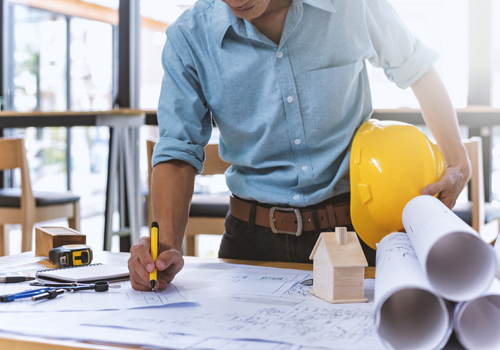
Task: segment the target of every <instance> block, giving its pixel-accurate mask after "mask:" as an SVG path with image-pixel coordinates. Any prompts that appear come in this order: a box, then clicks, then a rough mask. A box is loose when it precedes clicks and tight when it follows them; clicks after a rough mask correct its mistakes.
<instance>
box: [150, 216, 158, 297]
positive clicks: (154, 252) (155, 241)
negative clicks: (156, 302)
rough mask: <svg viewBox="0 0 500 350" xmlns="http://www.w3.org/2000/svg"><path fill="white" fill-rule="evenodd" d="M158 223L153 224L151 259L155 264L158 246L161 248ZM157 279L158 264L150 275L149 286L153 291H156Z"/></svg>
mask: <svg viewBox="0 0 500 350" xmlns="http://www.w3.org/2000/svg"><path fill="white" fill-rule="evenodd" d="M158 230H159V227H158V223H157V222H156V221H153V222H152V223H151V237H150V238H151V258H152V259H153V264H154V263H156V258H157V257H158V246H159V244H160V243H159V239H158V234H159V233H158ZM156 279H157V271H156V264H155V269H154V271H153V272H150V273H149V284H150V285H151V290H154V289H155V286H156Z"/></svg>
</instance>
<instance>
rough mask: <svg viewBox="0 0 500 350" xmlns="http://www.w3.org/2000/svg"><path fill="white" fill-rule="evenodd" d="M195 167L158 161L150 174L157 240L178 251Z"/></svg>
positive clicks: (192, 188) (185, 220) (191, 191)
mask: <svg viewBox="0 0 500 350" xmlns="http://www.w3.org/2000/svg"><path fill="white" fill-rule="evenodd" d="M195 175H196V171H195V169H194V168H193V167H192V166H191V165H190V164H188V163H186V162H182V161H170V162H165V163H160V164H157V165H156V166H155V167H154V168H153V174H152V185H151V187H152V191H151V192H152V206H153V220H154V221H156V222H158V225H159V227H160V241H161V242H163V243H166V244H168V245H171V246H172V247H174V248H175V249H177V250H179V251H180V250H181V247H182V240H183V238H184V232H185V230H186V225H187V220H188V216H189V206H190V203H191V198H192V196H193V190H194V178H195Z"/></svg>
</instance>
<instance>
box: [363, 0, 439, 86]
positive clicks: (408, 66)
mask: <svg viewBox="0 0 500 350" xmlns="http://www.w3.org/2000/svg"><path fill="white" fill-rule="evenodd" d="M365 20H366V25H367V29H368V32H369V35H370V40H371V43H372V46H373V49H374V52H376V55H374V56H373V57H370V58H369V61H370V63H371V64H372V65H374V66H376V67H382V68H383V69H384V72H385V75H386V76H387V78H388V79H389V80H391V81H393V82H394V83H396V85H397V86H399V87H400V88H402V89H405V88H407V87H409V86H411V85H412V84H413V83H415V82H416V81H417V80H419V79H420V78H421V77H422V76H423V75H424V74H425V73H426V72H427V71H428V70H429V69H430V68H431V67H432V65H433V64H434V63H435V62H436V60H437V59H438V54H437V53H436V52H435V51H434V50H432V49H431V48H429V47H428V46H426V45H424V44H423V43H422V42H421V41H420V40H419V39H418V38H415V37H413V35H412V34H411V33H410V31H409V30H408V29H407V28H406V26H405V25H404V23H403V21H402V20H401V18H400V17H399V15H398V14H397V12H396V11H395V10H394V8H393V7H392V5H391V4H389V3H388V2H387V1H386V0H375V1H374V0H366V1H365Z"/></svg>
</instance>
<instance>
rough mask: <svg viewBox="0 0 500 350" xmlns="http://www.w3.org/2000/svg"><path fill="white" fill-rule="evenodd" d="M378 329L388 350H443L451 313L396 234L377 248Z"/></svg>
mask: <svg viewBox="0 0 500 350" xmlns="http://www.w3.org/2000/svg"><path fill="white" fill-rule="evenodd" d="M376 265H377V269H376V276H375V327H376V329H377V331H378V334H379V337H380V339H381V341H382V342H383V343H384V345H385V346H386V347H387V348H389V349H441V348H442V347H443V346H444V345H445V344H446V342H447V341H448V338H449V337H450V334H451V330H452V321H451V311H450V308H449V307H448V305H447V304H446V302H445V301H444V300H443V299H442V298H441V297H440V296H439V295H437V294H436V293H435V292H434V291H433V288H432V286H431V285H430V284H429V282H428V280H427V278H426V276H425V274H424V271H423V270H422V267H421V266H420V264H419V262H418V259H417V256H416V255H415V251H414V250H413V247H412V245H411V243H410V240H409V238H408V236H407V235H406V234H404V233H400V232H395V233H391V234H390V235H388V236H385V237H384V238H383V239H382V240H381V241H380V243H379V244H378V245H377V264H376Z"/></svg>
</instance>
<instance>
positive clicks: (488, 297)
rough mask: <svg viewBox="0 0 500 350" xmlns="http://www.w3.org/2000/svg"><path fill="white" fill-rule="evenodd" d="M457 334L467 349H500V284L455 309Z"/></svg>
mask: <svg viewBox="0 0 500 350" xmlns="http://www.w3.org/2000/svg"><path fill="white" fill-rule="evenodd" d="M454 324H455V333H456V335H457V339H458V340H459V341H460V343H462V345H463V346H464V347H465V348H466V349H474V350H486V349H500V331H499V330H500V282H499V281H498V280H495V281H494V282H493V284H492V285H491V287H490V288H489V289H488V291H487V292H486V293H485V294H484V295H483V296H481V297H479V298H477V299H474V300H471V301H467V302H462V303H458V304H457V306H456V307H455V317H454Z"/></svg>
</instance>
